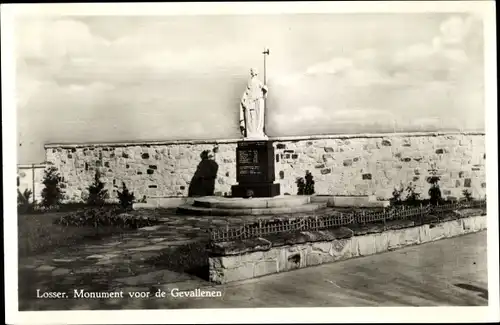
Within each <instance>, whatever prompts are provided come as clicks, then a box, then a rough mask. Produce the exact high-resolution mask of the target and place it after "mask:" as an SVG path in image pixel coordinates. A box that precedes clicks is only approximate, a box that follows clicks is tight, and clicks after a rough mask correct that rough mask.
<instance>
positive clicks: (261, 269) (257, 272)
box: [253, 260, 278, 277]
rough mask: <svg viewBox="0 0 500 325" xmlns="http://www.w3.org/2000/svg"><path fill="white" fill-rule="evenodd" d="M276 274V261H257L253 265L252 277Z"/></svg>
mask: <svg viewBox="0 0 500 325" xmlns="http://www.w3.org/2000/svg"><path fill="white" fill-rule="evenodd" d="M272 273H278V261H277V260H265V261H258V262H256V263H255V264H254V274H253V276H254V277H259V276H263V275H267V274H272Z"/></svg>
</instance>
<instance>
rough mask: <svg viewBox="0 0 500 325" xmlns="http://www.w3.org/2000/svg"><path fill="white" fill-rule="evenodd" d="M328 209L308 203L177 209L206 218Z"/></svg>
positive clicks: (181, 207) (184, 207)
mask: <svg viewBox="0 0 500 325" xmlns="http://www.w3.org/2000/svg"><path fill="white" fill-rule="evenodd" d="M325 207H326V203H307V204H304V205H300V206H295V207H275V208H253V209H252V208H247V209H227V208H226V209H223V208H205V207H195V206H192V205H188V204H185V205H182V206H180V207H178V208H177V213H179V214H185V215H197V216H200V215H205V216H242V215H255V216H261V215H280V214H292V213H303V212H313V211H317V210H320V209H323V208H325Z"/></svg>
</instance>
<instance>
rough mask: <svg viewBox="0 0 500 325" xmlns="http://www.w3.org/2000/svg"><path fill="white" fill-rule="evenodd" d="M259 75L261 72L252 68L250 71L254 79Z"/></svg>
mask: <svg viewBox="0 0 500 325" xmlns="http://www.w3.org/2000/svg"><path fill="white" fill-rule="evenodd" d="M258 74H259V71H257V69H255V68H252V69H250V75H251V76H252V77H253V76H256V75H258Z"/></svg>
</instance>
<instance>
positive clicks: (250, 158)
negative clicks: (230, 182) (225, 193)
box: [232, 141, 279, 197]
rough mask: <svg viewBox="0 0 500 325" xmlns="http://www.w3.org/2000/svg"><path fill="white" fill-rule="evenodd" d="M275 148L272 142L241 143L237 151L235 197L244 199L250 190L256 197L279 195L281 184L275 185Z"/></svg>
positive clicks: (233, 191)
mask: <svg viewBox="0 0 500 325" xmlns="http://www.w3.org/2000/svg"><path fill="white" fill-rule="evenodd" d="M274 179H275V175H274V147H273V145H272V142H270V141H241V142H238V148H237V149H236V180H237V181H238V183H239V185H234V186H233V187H232V193H233V196H236V197H242V196H243V197H244V196H245V193H246V192H247V191H248V190H251V191H252V192H253V193H254V196H255V197H272V196H276V195H279V184H273V182H274Z"/></svg>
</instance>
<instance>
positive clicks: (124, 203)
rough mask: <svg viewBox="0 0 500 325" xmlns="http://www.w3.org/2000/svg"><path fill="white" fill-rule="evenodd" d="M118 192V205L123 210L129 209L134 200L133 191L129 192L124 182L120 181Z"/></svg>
mask: <svg viewBox="0 0 500 325" xmlns="http://www.w3.org/2000/svg"><path fill="white" fill-rule="evenodd" d="M117 192H118V200H120V206H121V207H122V209H123V210H130V209H131V208H132V205H133V204H134V201H135V196H134V193H132V192H130V191H129V190H128V188H127V186H126V185H125V182H122V191H121V192H120V191H117Z"/></svg>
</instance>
